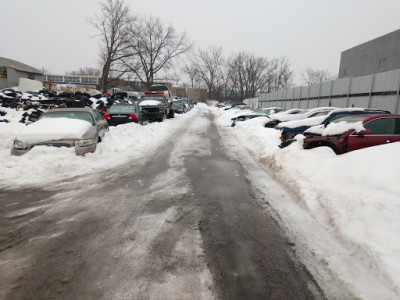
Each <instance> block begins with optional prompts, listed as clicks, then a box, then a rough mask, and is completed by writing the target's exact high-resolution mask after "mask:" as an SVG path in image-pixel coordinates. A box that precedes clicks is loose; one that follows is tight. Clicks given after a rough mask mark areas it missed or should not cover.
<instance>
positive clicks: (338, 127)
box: [304, 121, 365, 136]
mask: <svg viewBox="0 0 400 300" xmlns="http://www.w3.org/2000/svg"><path fill="white" fill-rule="evenodd" d="M350 129H354V130H355V132H360V131H361V130H365V128H364V126H363V124H362V121H360V122H355V123H348V122H337V123H330V124H329V125H328V126H327V127H325V126H324V125H316V126H313V127H310V128H308V129H307V130H306V131H304V133H312V134H317V135H324V136H325V135H338V134H343V133H345V132H346V131H348V130H350Z"/></svg>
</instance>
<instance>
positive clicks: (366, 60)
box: [339, 30, 400, 78]
mask: <svg viewBox="0 0 400 300" xmlns="http://www.w3.org/2000/svg"><path fill="white" fill-rule="evenodd" d="M380 59H385V67H384V68H379V60H380ZM344 69H347V75H345V74H344V73H343V72H344ZM395 69H400V30H397V31H394V32H392V33H389V34H387V35H384V36H381V37H379V38H377V39H374V40H372V41H369V42H366V43H364V44H361V45H359V46H356V47H354V48H351V49H349V50H346V51H343V52H342V54H341V58H340V68H339V78H343V77H358V76H364V75H371V74H375V73H380V72H386V71H390V70H395Z"/></svg>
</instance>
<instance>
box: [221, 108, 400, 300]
mask: <svg viewBox="0 0 400 300" xmlns="http://www.w3.org/2000/svg"><path fill="white" fill-rule="evenodd" d="M213 111H214V113H215V114H216V115H217V116H219V118H218V123H219V125H220V126H221V128H222V127H225V129H224V133H225V134H233V135H234V136H236V137H237V139H238V140H239V142H240V143H241V144H242V145H244V146H245V147H246V148H247V149H248V151H249V152H250V153H251V154H252V155H253V157H255V158H256V160H257V161H258V162H261V163H263V164H265V165H267V166H268V167H269V168H270V169H271V170H272V172H274V175H275V176H276V177H278V178H279V179H280V181H281V182H282V183H284V184H285V185H287V186H288V187H289V188H290V189H291V190H292V191H294V192H295V193H296V194H297V195H298V197H297V200H298V201H299V202H300V203H299V204H300V205H301V206H302V207H304V208H305V210H306V211H307V212H308V213H309V214H311V215H312V217H313V218H314V219H315V220H317V222H318V224H319V225H320V226H322V227H324V228H326V229H328V230H330V231H332V232H333V233H334V235H335V236H336V237H337V238H338V239H339V240H340V241H341V243H342V244H344V245H345V246H346V247H348V248H349V249H352V250H353V251H354V252H355V253H357V254H358V255H360V257H361V260H363V261H364V262H365V264H366V265H367V268H368V269H370V270H373V272H375V273H376V275H377V276H378V277H379V278H376V279H377V281H376V282H371V283H370V287H369V288H371V287H374V286H377V285H378V284H377V282H378V281H381V282H384V284H385V285H386V287H387V288H388V289H389V290H391V291H393V292H394V295H396V296H397V297H400V239H399V238H398V236H399V232H400V218H399V215H400V185H399V183H398V179H399V178H400V159H399V153H400V143H393V144H388V145H382V146H376V147H371V148H366V149H362V150H358V151H353V152H350V153H347V154H344V155H336V154H335V153H334V152H333V151H332V150H331V149H329V148H327V147H321V148H316V149H312V150H303V148H302V138H298V141H297V142H296V143H294V144H292V145H290V146H289V147H286V148H284V149H280V148H279V147H278V145H279V144H280V140H279V136H280V131H278V130H275V129H270V128H265V127H263V124H265V123H266V118H255V119H252V120H248V121H245V122H237V124H236V127H227V125H229V124H230V118H231V117H232V116H234V115H235V112H233V111H223V110H218V109H213ZM298 137H299V136H298ZM353 280H357V278H355V279H353ZM364 287H365V291H366V290H368V287H367V286H364ZM360 297H361V298H362V299H371V295H370V296H369V297H368V296H366V295H360ZM382 297H383V298H385V299H388V298H389V299H391V297H393V295H386V297H385V296H384V295H382Z"/></svg>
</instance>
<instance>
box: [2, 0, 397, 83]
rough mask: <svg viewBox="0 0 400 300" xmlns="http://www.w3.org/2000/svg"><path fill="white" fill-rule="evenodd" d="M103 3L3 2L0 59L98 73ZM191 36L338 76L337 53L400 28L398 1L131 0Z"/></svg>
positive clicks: (135, 8) (139, 10)
mask: <svg viewBox="0 0 400 300" xmlns="http://www.w3.org/2000/svg"><path fill="white" fill-rule="evenodd" d="M99 2H100V1H99V0H12V1H11V0H0V11H1V17H0V56H2V57H7V58H11V59H15V60H18V61H21V62H23V63H26V64H28V65H31V66H33V67H36V68H39V69H41V68H42V67H43V68H45V69H47V70H48V71H50V72H51V73H53V74H56V73H62V74H63V73H64V72H68V71H73V70H77V69H79V68H80V67H98V50H97V49H98V47H97V45H98V41H97V40H96V39H95V38H92V36H94V35H95V31H94V29H93V28H92V27H91V25H90V24H89V23H88V22H87V20H88V18H90V17H94V15H95V13H96V12H97V11H99ZM126 3H127V4H129V6H130V8H131V12H132V13H135V14H143V15H144V14H152V15H155V16H158V17H160V18H161V19H162V20H163V21H165V22H166V23H172V24H173V25H174V27H175V29H176V30H177V31H178V32H183V31H186V33H187V36H188V38H189V39H190V40H191V41H193V42H194V45H195V47H197V48H206V47H208V46H222V48H223V50H224V54H225V56H226V57H228V56H230V55H231V54H233V53H237V52H238V51H247V52H250V53H253V54H255V55H258V56H264V57H267V58H275V57H281V56H286V57H287V58H288V60H289V61H290V63H291V66H292V68H293V70H294V72H295V74H296V77H297V78H298V77H299V73H300V72H301V71H303V70H305V69H306V68H307V67H309V68H313V69H323V70H327V71H329V72H331V73H333V74H337V73H338V70H339V62H340V53H341V52H342V51H344V50H347V49H349V48H352V47H354V46H356V45H358V44H361V43H364V42H367V41H369V40H371V39H374V38H377V37H379V36H382V35H384V34H387V33H389V32H392V31H394V30H397V29H400V17H399V14H400V0H380V1H378V0H302V1H300V0H298V1H295V0H277V1H271V0H242V1H239V0H168V1H167V0H152V1H143V0H141V1H134V0H126Z"/></svg>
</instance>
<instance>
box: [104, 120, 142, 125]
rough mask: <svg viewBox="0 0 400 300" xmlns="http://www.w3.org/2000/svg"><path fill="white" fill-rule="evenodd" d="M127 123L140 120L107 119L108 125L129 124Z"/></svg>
mask: <svg viewBox="0 0 400 300" xmlns="http://www.w3.org/2000/svg"><path fill="white" fill-rule="evenodd" d="M127 123H139V120H137V119H136V120H128V121H126V120H124V121H122V120H107V124H108V126H117V125H121V124H127Z"/></svg>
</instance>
